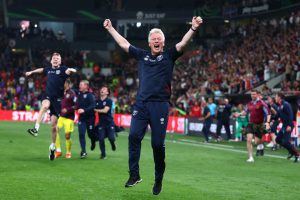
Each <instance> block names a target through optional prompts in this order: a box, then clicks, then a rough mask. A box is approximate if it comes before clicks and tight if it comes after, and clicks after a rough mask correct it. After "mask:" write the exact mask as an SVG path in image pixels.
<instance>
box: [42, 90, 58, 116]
mask: <svg viewBox="0 0 300 200" xmlns="http://www.w3.org/2000/svg"><path fill="white" fill-rule="evenodd" d="M45 99H47V100H49V101H50V107H49V110H50V116H52V115H55V116H56V117H59V114H60V110H61V99H60V98H52V97H49V96H47V95H44V96H43V98H42V101H43V100H45Z"/></svg>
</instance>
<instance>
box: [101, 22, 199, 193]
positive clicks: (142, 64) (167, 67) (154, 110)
mask: <svg viewBox="0 0 300 200" xmlns="http://www.w3.org/2000/svg"><path fill="white" fill-rule="evenodd" d="M201 24H202V18H201V17H193V18H192V26H191V28H190V29H189V30H188V32H187V33H186V34H185V35H184V37H183V38H182V40H181V41H180V42H179V43H177V44H176V45H175V46H174V47H172V48H169V49H166V50H164V46H165V36H164V33H163V32H162V31H161V30H160V29H158V28H154V29H152V30H151V31H150V32H149V35H148V43H149V47H150V51H146V50H143V49H140V48H137V47H134V46H132V45H131V44H130V43H129V42H128V41H127V40H126V39H125V38H124V37H123V36H121V35H120V34H119V33H118V32H117V31H116V30H115V29H114V27H113V26H112V23H111V21H110V20H109V19H106V20H104V22H103V26H104V28H105V29H106V30H107V31H108V32H109V33H110V34H111V36H112V37H113V38H114V40H115V41H116V42H117V43H118V45H119V46H120V47H121V48H122V49H123V50H124V51H125V52H127V53H129V54H130V55H131V56H133V57H134V58H135V59H136V60H137V61H138V76H139V90H138V93H137V99H136V103H135V105H134V106H133V112H132V119H131V125H130V133H129V148H128V150H129V173H130V176H129V179H128V181H127V182H126V184H125V187H132V186H134V185H136V184H137V183H140V182H141V181H142V179H141V177H140V174H139V160H140V153H141V141H142V139H143V137H144V135H145V132H146V130H147V127H148V125H150V127H151V130H152V138H151V144H152V149H153V156H154V163H155V183H154V185H153V188H152V193H153V194H154V195H158V194H159V193H160V192H161V189H162V180H163V174H164V171H165V136H166V129H167V125H168V111H169V99H170V96H171V80H172V73H173V67H174V62H175V60H176V59H177V58H178V57H179V56H181V55H182V51H183V49H184V47H186V46H187V44H188V42H189V41H190V40H191V38H192V37H193V35H194V34H195V32H196V31H197V30H198V28H199V27H200V25H201Z"/></svg>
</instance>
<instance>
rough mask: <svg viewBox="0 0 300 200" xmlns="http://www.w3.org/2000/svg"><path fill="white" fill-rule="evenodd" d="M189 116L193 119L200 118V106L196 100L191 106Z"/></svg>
mask: <svg viewBox="0 0 300 200" xmlns="http://www.w3.org/2000/svg"><path fill="white" fill-rule="evenodd" d="M190 116H191V117H195V118H196V117H197V118H200V117H201V106H200V103H199V101H198V100H195V102H194V105H192V106H191V111H190Z"/></svg>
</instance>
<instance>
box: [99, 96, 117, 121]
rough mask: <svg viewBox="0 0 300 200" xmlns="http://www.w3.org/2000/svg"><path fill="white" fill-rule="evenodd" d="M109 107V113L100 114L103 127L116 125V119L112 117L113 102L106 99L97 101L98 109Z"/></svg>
mask: <svg viewBox="0 0 300 200" xmlns="http://www.w3.org/2000/svg"><path fill="white" fill-rule="evenodd" d="M106 106H107V107H109V110H108V112H107V113H98V115H99V125H102V126H111V125H112V124H113V123H114V118H113V115H112V100H111V99H109V98H106V99H104V100H101V99H99V100H97V101H96V109H103V108H104V107H106Z"/></svg>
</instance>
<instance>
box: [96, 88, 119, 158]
mask: <svg viewBox="0 0 300 200" xmlns="http://www.w3.org/2000/svg"><path fill="white" fill-rule="evenodd" d="M109 94H110V91H109V88H108V87H107V86H102V87H101V88H100V99H98V100H97V101H96V108H95V112H96V113H98V115H99V123H98V125H97V127H98V130H97V131H98V134H97V135H98V139H99V146H100V151H101V155H100V159H106V151H105V142H104V139H105V137H106V136H107V137H108V140H109V142H110V144H111V149H112V150H113V151H115V150H116V145H115V123H114V118H113V114H112V100H111V99H110V98H108V95H109Z"/></svg>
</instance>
